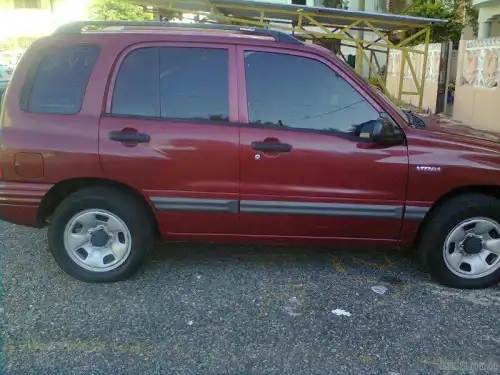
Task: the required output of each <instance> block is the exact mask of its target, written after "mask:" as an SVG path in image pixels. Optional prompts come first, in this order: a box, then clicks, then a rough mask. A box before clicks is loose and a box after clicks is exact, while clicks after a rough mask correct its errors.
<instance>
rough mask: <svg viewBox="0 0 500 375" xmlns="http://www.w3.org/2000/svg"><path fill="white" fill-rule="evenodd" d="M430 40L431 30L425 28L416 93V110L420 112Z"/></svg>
mask: <svg viewBox="0 0 500 375" xmlns="http://www.w3.org/2000/svg"><path fill="white" fill-rule="evenodd" d="M430 40H431V28H430V27H427V29H426V30H425V45H424V55H423V59H424V62H423V64H422V77H421V79H420V90H419V92H418V110H419V111H421V110H422V104H423V101H424V87H425V78H426V77H425V76H426V74H427V56H428V54H429V42H430Z"/></svg>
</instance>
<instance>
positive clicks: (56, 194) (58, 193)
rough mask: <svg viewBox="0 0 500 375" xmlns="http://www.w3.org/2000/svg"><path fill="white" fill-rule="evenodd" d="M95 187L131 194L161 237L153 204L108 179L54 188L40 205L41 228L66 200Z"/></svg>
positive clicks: (88, 179)
mask: <svg viewBox="0 0 500 375" xmlns="http://www.w3.org/2000/svg"><path fill="white" fill-rule="evenodd" d="M95 186H101V187H102V186H104V187H106V186H107V187H109V188H111V189H117V190H120V191H122V192H125V193H127V194H129V195H130V196H132V197H134V198H135V199H136V200H137V201H139V202H140V203H141V204H143V205H144V207H145V208H146V209H147V211H148V212H149V213H150V215H151V219H152V221H153V223H154V225H155V234H156V236H157V237H160V236H161V234H160V228H159V225H158V217H157V214H156V210H155V209H154V206H153V204H152V202H151V201H150V200H149V198H147V197H146V196H144V194H143V193H142V192H140V191H139V190H137V189H135V188H133V187H131V186H130V185H127V184H125V183H123V182H120V181H116V180H111V179H106V178H94V177H84V178H72V179H69V180H63V181H60V182H58V183H56V184H55V185H54V186H52V187H51V188H50V189H49V191H48V192H47V193H46V194H45V195H44V197H43V198H42V201H41V203H40V208H39V209H38V217H37V220H38V223H39V225H40V227H44V226H45V225H46V224H47V223H48V222H49V221H50V217H51V216H52V214H53V213H54V211H55V209H56V208H57V206H58V205H59V203H60V202H62V201H63V200H64V199H65V198H67V197H68V196H69V195H71V194H73V193H75V192H76V191H78V190H80V189H83V188H88V187H95Z"/></svg>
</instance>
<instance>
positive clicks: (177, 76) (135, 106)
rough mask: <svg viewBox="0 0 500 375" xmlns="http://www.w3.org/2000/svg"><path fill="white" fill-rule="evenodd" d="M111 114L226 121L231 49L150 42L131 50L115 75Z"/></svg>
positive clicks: (227, 118) (227, 117) (227, 116)
mask: <svg viewBox="0 0 500 375" xmlns="http://www.w3.org/2000/svg"><path fill="white" fill-rule="evenodd" d="M111 113H112V114H114V115H121V116H134V117H135V116H139V117H161V118H165V119H167V118H168V119H178V120H192V121H197V120H210V121H228V120H229V81H228V51H227V50H226V49H215V48H201V47H199V48H198V47H196V48H191V47H146V48H140V49H136V50H134V51H132V52H130V53H129V54H128V55H127V56H126V57H125V59H124V60H123V63H122V65H121V67H120V70H119V72H118V75H117V78H116V83H115V88H114V92H113V100H112V104H111Z"/></svg>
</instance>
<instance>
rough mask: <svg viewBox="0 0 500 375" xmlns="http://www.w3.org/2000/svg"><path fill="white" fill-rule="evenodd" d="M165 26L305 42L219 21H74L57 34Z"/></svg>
mask: <svg viewBox="0 0 500 375" xmlns="http://www.w3.org/2000/svg"><path fill="white" fill-rule="evenodd" d="M117 26H118V27H121V26H122V27H164V28H183V29H201V30H225V31H234V32H236V33H241V34H245V35H259V36H268V37H272V38H274V40H275V41H276V42H281V43H291V44H303V43H302V42H301V41H300V40H298V39H296V38H295V37H293V36H292V35H290V34H287V33H284V32H282V31H277V30H271V29H266V28H260V27H248V26H235V25H223V24H217V23H174V22H163V21H74V22H69V23H67V24H65V25H62V26H60V27H58V28H57V29H56V30H55V31H54V34H55V35H62V34H65V35H75V34H76V35H77V34H81V33H82V32H84V31H86V30H88V31H94V30H99V28H106V27H117Z"/></svg>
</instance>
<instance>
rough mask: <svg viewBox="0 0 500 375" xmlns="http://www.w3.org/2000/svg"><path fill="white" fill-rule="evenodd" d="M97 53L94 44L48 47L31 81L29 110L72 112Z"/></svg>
mask: <svg viewBox="0 0 500 375" xmlns="http://www.w3.org/2000/svg"><path fill="white" fill-rule="evenodd" d="M98 55H99V47H98V46H96V45H74V46H69V47H59V48H55V49H51V50H50V52H48V53H47V54H46V55H45V56H44V57H43V58H42V60H41V61H40V63H39V64H38V68H37V69H36V73H35V75H34V77H33V80H32V82H31V88H30V91H29V100H28V105H27V108H23V109H25V110H27V111H29V112H37V113H53V114H76V113H78V112H79V111H80V109H81V107H82V103H83V97H84V95H85V90H86V88H87V84H88V81H89V78H90V74H91V72H92V69H93V68H94V65H95V63H96V60H97V57H98Z"/></svg>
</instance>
